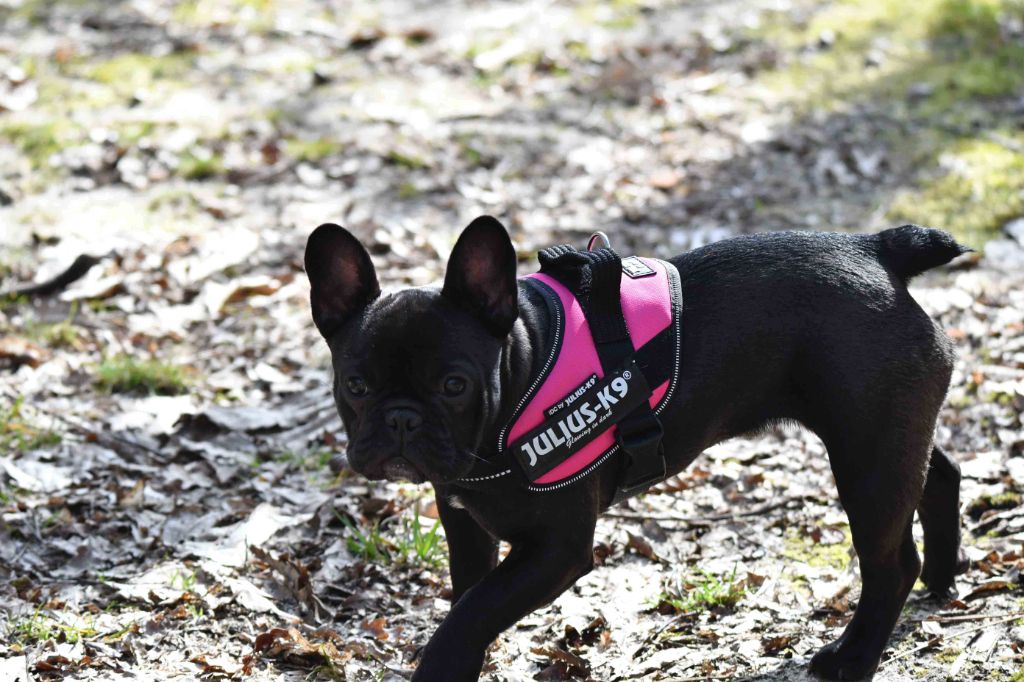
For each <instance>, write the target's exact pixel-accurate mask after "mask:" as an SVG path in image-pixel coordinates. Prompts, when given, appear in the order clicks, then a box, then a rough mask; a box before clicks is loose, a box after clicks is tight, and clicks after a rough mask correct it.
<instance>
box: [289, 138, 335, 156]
mask: <svg viewBox="0 0 1024 682" xmlns="http://www.w3.org/2000/svg"><path fill="white" fill-rule="evenodd" d="M284 147H285V151H287V152H288V154H289V155H291V156H294V157H295V158H297V159H301V160H303V161H320V160H322V159H325V158H327V157H328V156H333V155H335V154H338V153H340V152H341V150H342V149H344V146H343V145H342V144H341V143H339V142H338V141H336V140H332V139H329V138H326V137H320V138H316V139H313V140H305V139H299V138H291V139H288V140H285V143H284Z"/></svg>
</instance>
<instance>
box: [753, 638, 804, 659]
mask: <svg viewBox="0 0 1024 682" xmlns="http://www.w3.org/2000/svg"><path fill="white" fill-rule="evenodd" d="M799 641H800V635H796V634H788V635H774V636H768V637H762V638H761V648H763V649H764V653H765V656H774V655H776V654H778V653H779V652H781V651H782V650H783V649H788V648H790V647H791V646H793V645H794V644H796V643H797V642H799Z"/></svg>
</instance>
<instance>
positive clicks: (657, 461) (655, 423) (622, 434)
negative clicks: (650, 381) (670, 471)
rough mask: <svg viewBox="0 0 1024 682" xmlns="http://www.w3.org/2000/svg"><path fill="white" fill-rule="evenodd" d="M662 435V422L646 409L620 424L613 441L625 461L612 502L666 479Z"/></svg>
mask: <svg viewBox="0 0 1024 682" xmlns="http://www.w3.org/2000/svg"><path fill="white" fill-rule="evenodd" d="M664 434H665V432H664V430H663V429H662V428H661V422H660V421H659V420H658V418H657V417H656V416H655V415H654V413H653V412H651V411H649V410H648V411H647V412H646V414H641V415H638V416H635V417H631V418H627V419H625V420H623V421H622V422H620V423H619V425H618V427H617V428H616V435H615V440H616V441H617V442H618V444H619V447H620V448H621V449H622V452H623V453H625V456H626V461H625V462H624V463H623V466H622V474H621V476H620V483H619V487H618V490H617V491H616V493H615V499H614V500H613V504H614V503H615V502H620V501H622V500H624V499H626V498H627V497H632V496H633V495H636V494H637V493H641V492H643V491H644V490H646V489H647V488H649V487H650V486H651V485H653V484H655V483H657V482H658V481H661V480H663V479H664V478H665V474H666V472H667V468H666V465H665V451H664V449H663V448H662V446H661V438H662V436H663V435H664Z"/></svg>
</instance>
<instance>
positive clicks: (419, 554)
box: [394, 514, 448, 568]
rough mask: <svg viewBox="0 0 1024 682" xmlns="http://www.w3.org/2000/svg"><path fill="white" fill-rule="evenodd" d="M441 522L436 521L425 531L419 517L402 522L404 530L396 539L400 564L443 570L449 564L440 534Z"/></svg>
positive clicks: (413, 516) (413, 515) (396, 551)
mask: <svg viewBox="0 0 1024 682" xmlns="http://www.w3.org/2000/svg"><path fill="white" fill-rule="evenodd" d="M440 529H441V522H440V521H434V524H433V525H432V526H431V527H430V530H428V531H424V530H423V526H422V524H420V519H419V515H417V514H412V515H411V518H410V517H409V516H406V517H405V518H404V519H403V520H402V529H401V531H400V532H399V533H398V534H397V536H396V538H395V543H394V544H395V553H396V555H397V556H398V560H399V563H405V564H413V565H418V566H431V567H433V568H441V567H443V566H444V565H445V564H446V563H447V562H448V552H447V551H446V550H445V546H444V542H443V539H442V537H441V536H440V535H439V534H438V531H439V530H440Z"/></svg>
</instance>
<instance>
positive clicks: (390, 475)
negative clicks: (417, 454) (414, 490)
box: [381, 457, 425, 483]
mask: <svg viewBox="0 0 1024 682" xmlns="http://www.w3.org/2000/svg"><path fill="white" fill-rule="evenodd" d="M381 469H382V471H383V473H384V478H386V479H388V480H389V481H409V482H411V483H422V482H423V481H424V480H425V477H424V476H423V474H422V473H421V472H420V470H419V469H417V468H416V467H415V466H414V465H413V464H412V462H410V461H409V460H407V459H406V458H404V457H392V458H391V459H389V460H388V461H386V462H384V465H383V466H382V467H381Z"/></svg>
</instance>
